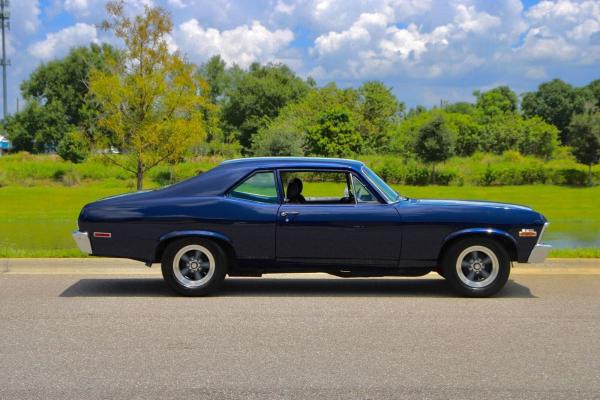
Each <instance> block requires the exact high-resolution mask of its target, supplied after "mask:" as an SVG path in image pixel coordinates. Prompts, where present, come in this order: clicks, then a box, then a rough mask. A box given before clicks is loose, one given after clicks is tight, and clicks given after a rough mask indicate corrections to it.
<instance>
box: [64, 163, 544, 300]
mask: <svg viewBox="0 0 600 400" xmlns="http://www.w3.org/2000/svg"><path fill="white" fill-rule="evenodd" d="M547 225H548V223H547V222H546V219H545V218H544V216H543V215H541V214H540V213H538V212H536V211H533V210H532V209H531V208H528V207H524V206H519V205H512V204H504V203H492V202H483V201H458V200H425V199H412V198H408V197H403V196H401V195H400V194H398V193H396V192H395V191H394V190H393V189H392V188H391V187H390V186H389V185H387V184H386V183H385V182H384V181H383V180H382V179H381V178H380V177H379V176H377V175H376V174H375V173H374V172H373V171H371V170H370V169H369V168H367V167H366V166H365V165H364V164H363V163H361V162H359V161H353V160H342V159H326V158H291V157H278V158H246V159H238V160H230V161H225V162H223V163H222V164H220V165H219V166H217V167H216V168H214V169H212V170H210V171H208V172H205V173H202V174H200V175H198V176H196V177H193V178H191V179H188V180H186V181H183V182H180V183H177V184H174V185H172V186H168V187H165V188H162V189H157V190H152V191H145V192H137V193H132V194H126V195H121V196H115V197H110V198H107V199H103V200H99V201H96V202H94V203H91V204H88V205H86V206H85V207H83V209H82V210H81V214H80V216H79V230H78V231H76V232H74V234H73V236H74V238H75V241H76V242H77V244H78V246H79V248H80V249H81V250H82V251H84V252H86V253H89V254H91V255H94V256H107V257H123V258H131V259H135V260H140V261H143V262H145V263H146V264H147V265H148V266H150V265H152V264H153V263H158V262H160V263H161V264H162V274H163V277H164V279H165V281H166V283H167V284H168V285H169V286H170V287H171V288H172V289H173V290H175V291H176V292H178V293H180V294H183V295H195V296H198V295H205V294H208V293H211V292H213V291H215V290H217V289H218V288H219V286H220V285H221V283H222V282H223V280H224V278H225V276H226V275H230V276H261V275H262V274H264V273H277V272H287V273H289V272H326V273H329V274H333V275H337V276H340V277H366V276H422V275H425V274H427V273H429V272H432V271H437V272H438V273H439V274H440V275H442V276H443V277H444V278H446V280H447V281H448V282H449V284H450V285H451V287H452V288H454V289H455V290H456V291H457V292H458V293H460V294H462V295H465V296H472V297H484V296H490V295H493V294H495V293H497V292H498V291H499V290H500V289H502V287H503V286H504V285H505V283H506V281H507V279H508V276H509V273H510V269H511V265H512V264H511V262H512V261H517V262H521V263H524V262H541V261H543V260H544V259H545V258H546V255H547V253H548V251H549V250H550V246H548V245H545V244H541V243H540V240H541V238H542V235H543V233H544V230H545V228H546V226H547Z"/></svg>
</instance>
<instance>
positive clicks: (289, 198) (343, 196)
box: [280, 171, 354, 204]
mask: <svg viewBox="0 0 600 400" xmlns="http://www.w3.org/2000/svg"><path fill="white" fill-rule="evenodd" d="M280 176H281V181H282V184H283V185H282V186H283V188H284V189H285V202H286V203H292V204H294V203H295V204H354V196H353V195H352V191H351V190H350V189H349V183H350V177H349V175H348V173H347V172H345V171H281V172H280Z"/></svg>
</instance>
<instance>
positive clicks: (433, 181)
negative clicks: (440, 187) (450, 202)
mask: <svg viewBox="0 0 600 400" xmlns="http://www.w3.org/2000/svg"><path fill="white" fill-rule="evenodd" d="M431 183H433V184H435V163H432V164H431Z"/></svg>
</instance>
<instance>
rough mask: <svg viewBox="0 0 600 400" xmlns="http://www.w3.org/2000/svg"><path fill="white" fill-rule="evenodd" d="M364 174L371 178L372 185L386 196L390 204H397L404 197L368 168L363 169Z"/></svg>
mask: <svg viewBox="0 0 600 400" xmlns="http://www.w3.org/2000/svg"><path fill="white" fill-rule="evenodd" d="M362 170H363V173H364V174H365V175H366V176H367V178H369V180H370V181H371V183H372V184H373V185H375V186H376V187H377V189H379V191H380V192H381V193H382V194H383V195H384V196H385V198H386V200H387V201H389V202H395V201H398V200H402V199H403V197H402V196H400V195H399V194H398V193H396V191H395V190H394V189H392V188H391V187H389V185H388V184H387V183H385V182H384V181H383V179H381V178H380V177H379V176H378V175H377V174H376V173H375V172H373V171H371V170H370V169H369V168H367V167H363V168H362Z"/></svg>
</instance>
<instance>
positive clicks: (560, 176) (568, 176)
mask: <svg viewBox="0 0 600 400" xmlns="http://www.w3.org/2000/svg"><path fill="white" fill-rule="evenodd" d="M587 182H588V174H587V173H586V172H585V171H582V170H579V169H575V168H561V169H558V170H556V171H554V173H553V174H552V183H554V184H555V185H568V186H585V185H586V184H587Z"/></svg>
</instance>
